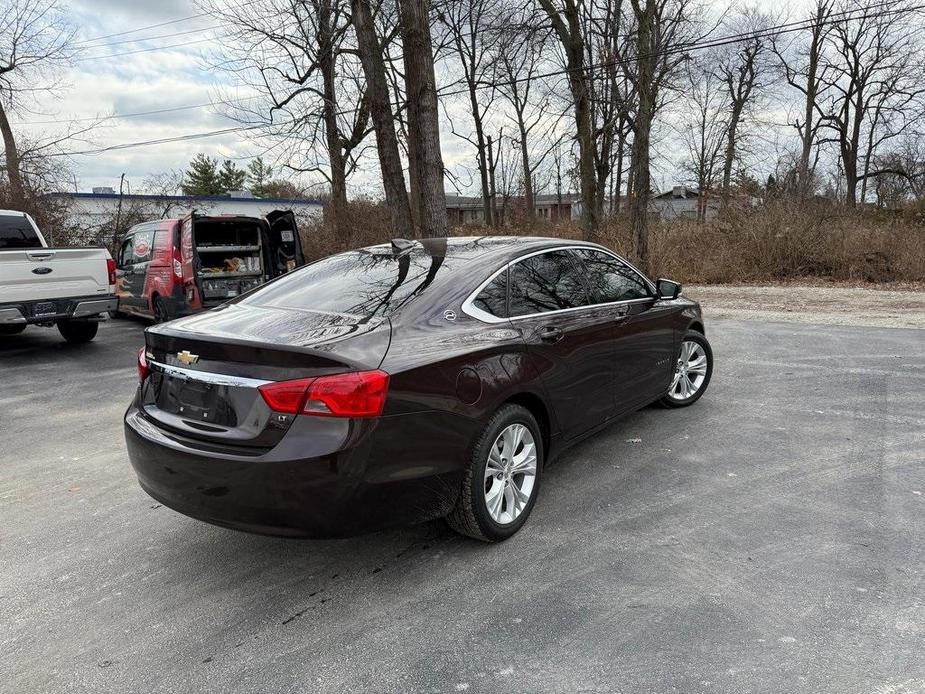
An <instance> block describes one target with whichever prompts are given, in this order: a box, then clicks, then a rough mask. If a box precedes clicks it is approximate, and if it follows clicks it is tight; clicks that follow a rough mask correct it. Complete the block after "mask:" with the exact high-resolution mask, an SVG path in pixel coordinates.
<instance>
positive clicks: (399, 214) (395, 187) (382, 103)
mask: <svg viewBox="0 0 925 694" xmlns="http://www.w3.org/2000/svg"><path fill="white" fill-rule="evenodd" d="M352 15H353V17H352V19H353V27H354V29H355V30H356V35H357V48H358V50H359V53H360V61H361V62H362V64H363V74H364V75H365V77H366V98H367V100H368V102H369V112H370V116H371V117H372V119H373V129H374V130H375V132H376V148H377V150H378V152H379V167H380V169H381V171H382V186H383V188H384V189H385V202H386V205H387V206H388V208H389V213H390V215H391V220H392V232H393V233H395V234H413V233H414V225H413V223H412V220H411V206H410V204H409V201H408V191H407V189H406V188H405V177H404V173H403V172H402V164H401V156H400V155H399V153H398V137H397V135H396V134H395V116H394V114H393V112H392V104H391V103H390V101H389V86H388V82H387V81H386V77H385V63H384V62H383V59H382V47H381V46H380V45H379V38H378V37H377V36H376V29H375V25H374V24H373V17H372V12H371V11H370V8H369V0H352ZM440 191H441V192H442V191H443V186H441V187H440ZM445 216H446V208H444V217H445Z"/></svg>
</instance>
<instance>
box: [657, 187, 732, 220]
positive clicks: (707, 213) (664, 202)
mask: <svg viewBox="0 0 925 694" xmlns="http://www.w3.org/2000/svg"><path fill="white" fill-rule="evenodd" d="M698 204H703V205H705V207H704V218H705V219H713V218H714V217H716V215H717V214H719V210H720V207H721V205H722V201H721V200H720V198H719V197H718V196H717V195H714V194H711V193H707V195H706V199H705V200H704V201H703V202H702V203H701V202H700V191H698V190H697V189H696V188H688V187H687V186H673V187H672V189H671V190H667V191H665V192H664V193H659V194H658V195H655V196H653V197H652V201H651V205H652V207H653V208H654V209H655V211H656V212H657V213H658V216H659V219H661V220H663V221H666V222H670V221H673V220H675V219H691V220H694V221H696V220H697V207H698Z"/></svg>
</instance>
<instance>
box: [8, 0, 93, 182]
mask: <svg viewBox="0 0 925 694" xmlns="http://www.w3.org/2000/svg"><path fill="white" fill-rule="evenodd" d="M74 32H75V29H74V27H73V26H71V25H70V24H69V23H68V21H67V19H66V17H65V14H64V11H63V8H62V7H61V5H60V3H59V2H58V0H6V2H5V4H4V7H2V8H0V135H2V137H3V146H4V154H5V159H6V173H7V178H8V180H9V186H10V193H11V197H12V198H13V199H15V200H23V199H24V198H25V188H24V185H23V178H22V172H21V170H20V165H21V164H20V160H21V153H20V152H19V150H18V149H17V146H16V139H15V138H14V135H13V128H12V126H11V125H10V121H9V113H10V112H16V111H18V110H22V109H25V108H27V106H28V104H29V103H30V102H31V101H32V100H34V98H35V97H36V96H37V95H38V94H40V93H42V92H47V91H50V90H52V89H54V88H55V87H56V86H57V85H58V84H59V82H60V80H59V76H58V75H59V74H60V73H59V71H60V70H61V69H62V68H63V67H65V66H66V65H68V64H69V63H70V61H71V59H72V57H73V47H72V43H73V38H74Z"/></svg>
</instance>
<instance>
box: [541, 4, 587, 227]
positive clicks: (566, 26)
mask: <svg viewBox="0 0 925 694" xmlns="http://www.w3.org/2000/svg"><path fill="white" fill-rule="evenodd" d="M580 2H581V0H559V2H557V1H556V0H539V3H540V7H542V8H543V11H544V12H545V13H546V15H547V17H549V20H550V21H551V22H552V27H553V30H554V32H555V36H556V37H557V38H558V40H559V43H560V44H561V47H562V52H563V53H564V56H565V68H566V72H567V75H568V85H569V91H570V92H571V96H572V109H573V114H574V118H575V131H576V139H577V140H578V170H579V180H580V186H581V198H582V206H581V225H582V227H583V229H584V233H585V238H587V239H589V240H593V239H594V238H596V236H597V230H598V226H599V224H600V219H599V216H598V214H597V207H596V205H595V201H596V200H597V186H598V180H597V172H596V170H595V166H594V152H595V143H594V126H593V123H592V117H591V108H592V105H591V93H592V89H591V85H590V84H589V76H588V72H587V70H586V61H585V59H586V55H587V50H588V47H587V42H586V37H585V34H584V31H583V27H582V16H581V7H580V6H579V3H580Z"/></svg>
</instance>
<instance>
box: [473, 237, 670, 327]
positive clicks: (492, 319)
mask: <svg viewBox="0 0 925 694" xmlns="http://www.w3.org/2000/svg"><path fill="white" fill-rule="evenodd" d="M572 250H586V251H599V252H601V253H605V254H606V255H609V256H611V257H612V258H615V259H616V260H617V261H619V262H621V263H623V264H624V265H626V266H627V267H628V268H629V269H630V270H632V271H633V272H635V273H636V274H637V275H638V276H639V278H640V279H641V280H642V282H643V284H644V285H645V286H646V287H648V288H649V291H650V292H652V296H650V297H647V298H645V299H624V300H623V301H608V302H603V303H595V304H588V305H586V306H573V307H572V308H560V309H556V310H554V311H540V312H539V313H527V314H524V315H522V316H510V317H508V318H500V317H498V316H496V315H494V314H491V313H488V312H487V311H483V310H482V309H480V308H478V307H477V306H475V304H474V302H475V299H476V297H477V296H478V295H479V294H480V293H481V291H482V290H483V289H484V288H485V287H487V286H488V285H489V284H491V282H492V281H493V280H494V279H495V278H496V277H497V276H498V275H500V274H501V273H502V272H504V271H506V270H508V269H509V268H511V267H512V266H513V265H515V264H516V263H519V262H521V261H522V260H527V259H528V258H532V257H533V256H535V255H542V254H543V253H551V252H553V251H572ZM579 260H580V259H579ZM508 280H510V277H509V278H508ZM657 298H658V297H657V290H656V287H655V285H654V284H653V283H652V282H651V281H650V280H649V278H648V277H646V276H645V275H644V274H642V273H641V272H640V271H639V269H638V268H636V267H635V266H634V265H633V264H632V263H630V262H629V261H628V260H626V259H625V258H621V257H620V256H619V255H617V254H616V253H614V252H613V251H611V250H610V249H608V248H604V247H603V246H583V245H574V244H573V245H568V246H553V247H551V248H543V249H541V250H538V251H531V252H530V253H527V254H526V255H522V256H519V257H517V258H514V259H513V260H511V261H509V262H507V263H505V264H504V265H502V266H501V267H500V268H498V269H497V270H496V271H495V272H493V273H492V274H491V275H490V276H489V277H488V279H486V280H485V281H484V282H482V283H481V284H480V285H479V286H478V287H476V288H475V290H474V291H473V292H472V293H470V294H469V296H467V297H466V299H465V300H464V301H463V303H462V307H461V308H462V312H463V313H465V314H466V315H467V316H469V317H470V318H475V319H476V320H478V321H482V322H483V323H507V322H512V321H517V320H523V319H526V318H536V317H537V316H551V315H556V314H559V313H568V312H569V311H581V310H584V309H590V308H601V307H607V306H621V305H629V304H641V303H643V302H646V301H654V300H656V299H657Z"/></svg>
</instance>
